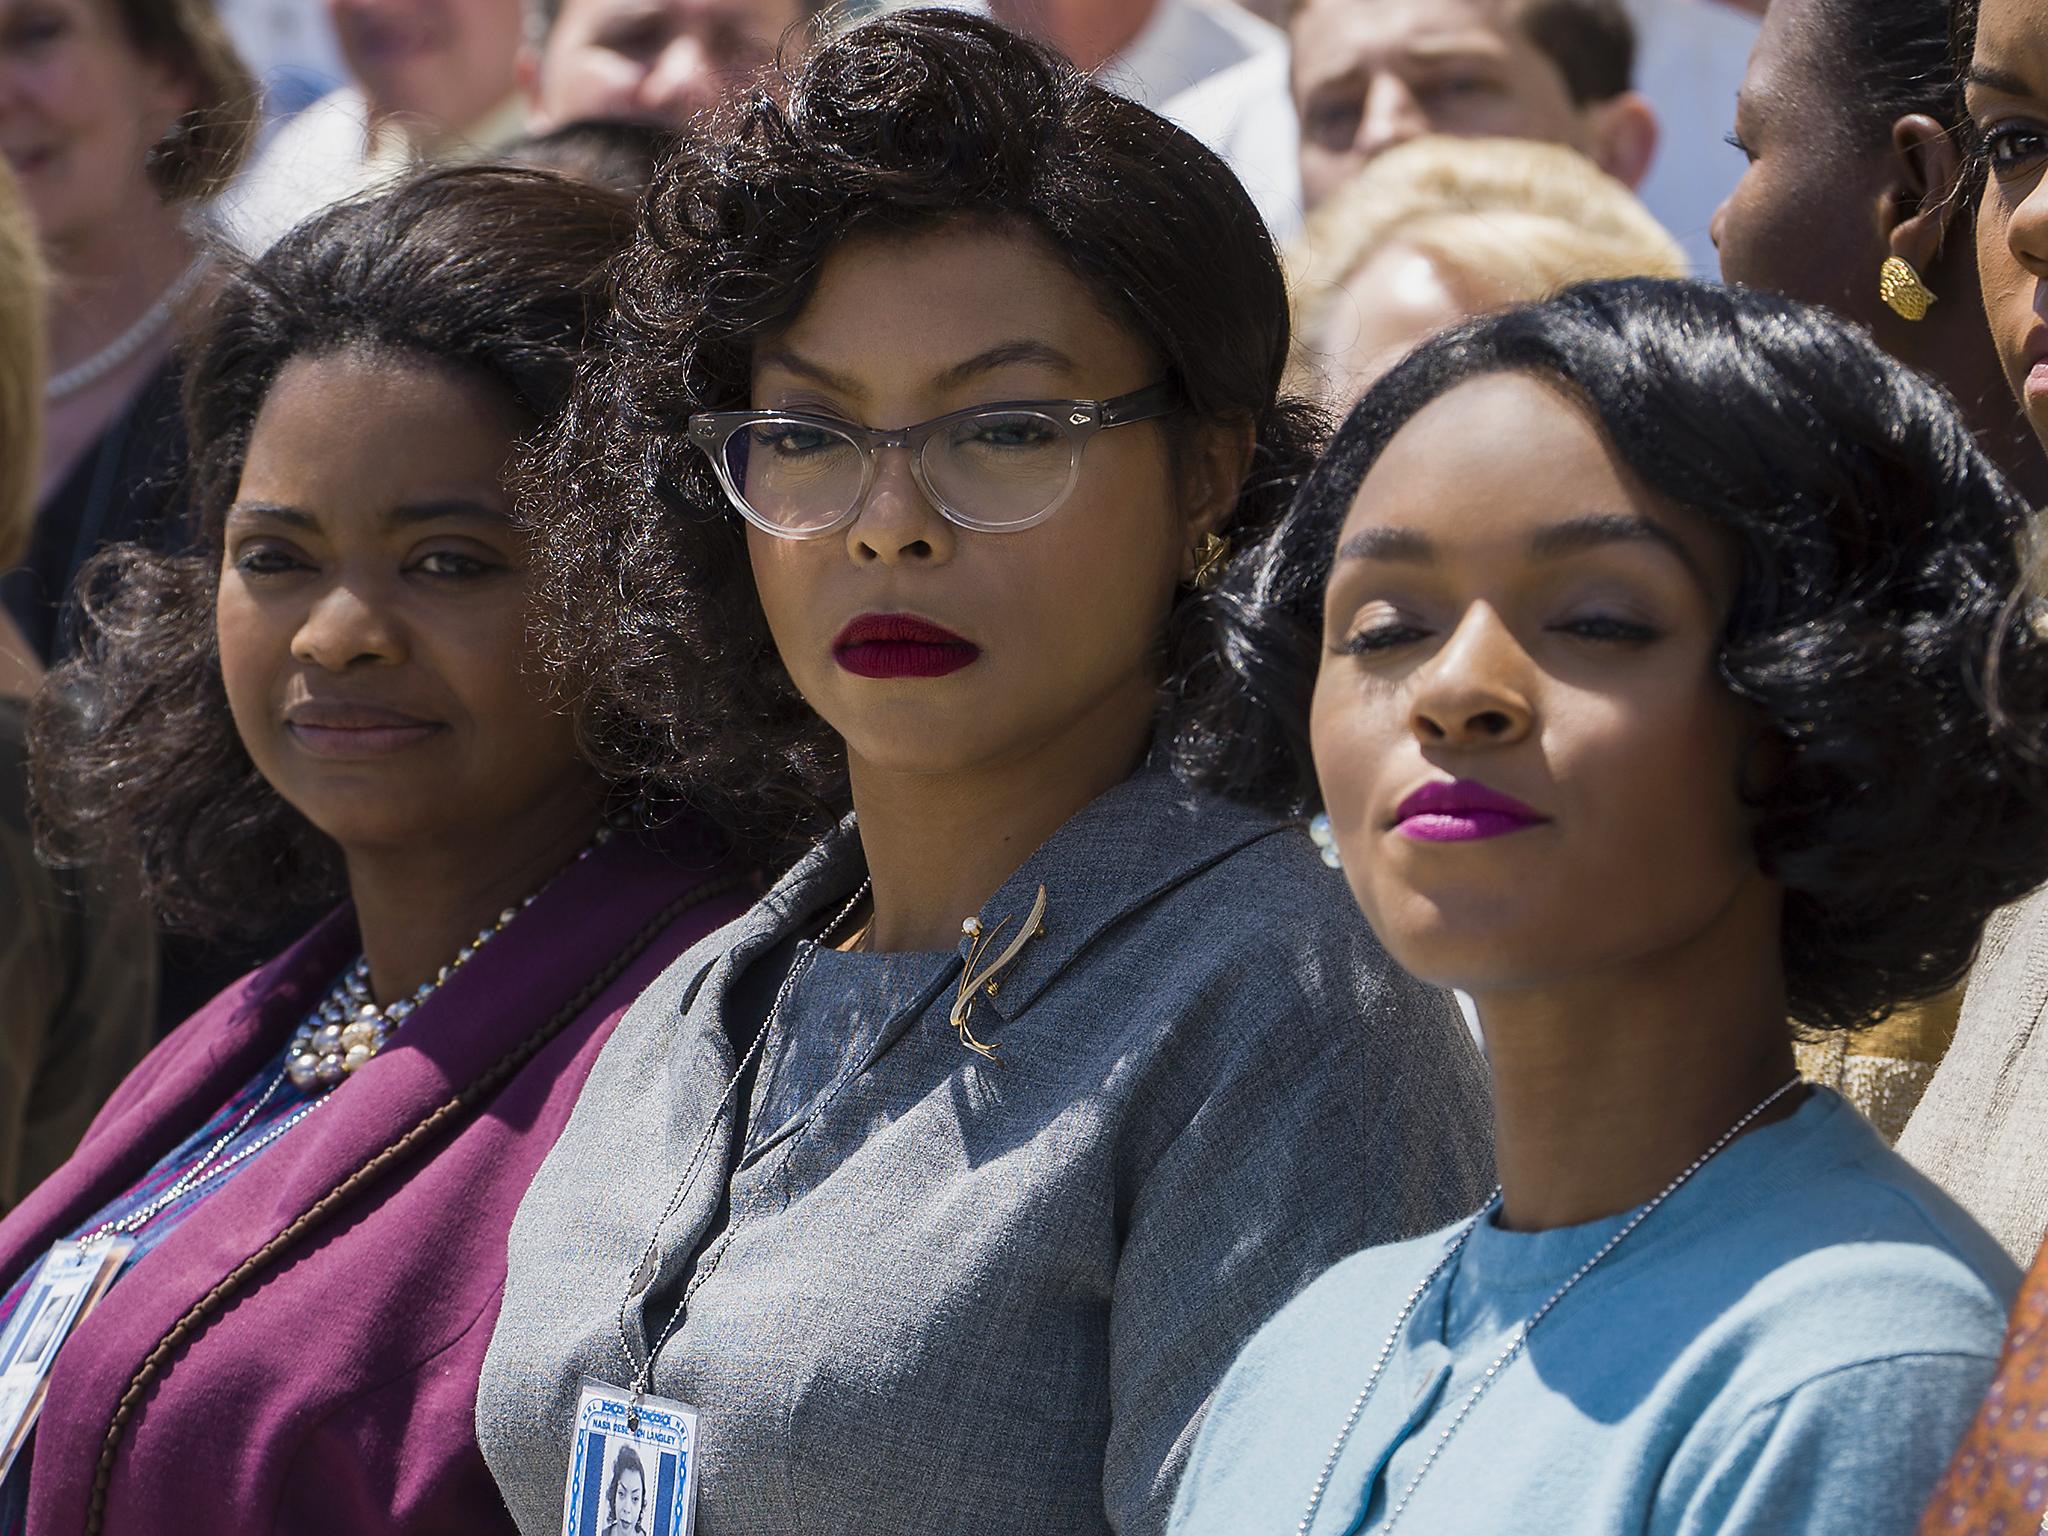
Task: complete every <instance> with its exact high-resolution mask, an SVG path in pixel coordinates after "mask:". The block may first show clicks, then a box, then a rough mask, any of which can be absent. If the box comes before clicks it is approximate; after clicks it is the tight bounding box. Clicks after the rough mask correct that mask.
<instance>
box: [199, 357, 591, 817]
mask: <svg viewBox="0 0 2048 1536" xmlns="http://www.w3.org/2000/svg"><path fill="white" fill-rule="evenodd" d="M532 425H533V423H532V421H531V419H530V418H529V417H528V416H527V415H526V414H525V413H524V412H523V411H522V410H521V409H520V408H519V407H518V406H517V405H516V404H515V403H514V402H513V400H512V398H511V396H510V395H509V394H508V393H506V391H505V390H504V389H503V388H502V387H501V386H500V385H498V384H496V383H494V382H491V381H489V380H486V379H483V378H481V377H476V376H472V375H469V374H465V373H460V372H457V371H454V370H452V369H449V368H446V367H444V366H442V365H439V364H437V363H434V362H431V361H426V360H420V359H410V358H394V357H387V356H372V355H366V354H362V353H357V352H337V353H324V354H318V355H312V356H301V357H298V358H295V359H293V360H292V361H290V362H289V363H287V364H286V365H285V366H284V368H283V369H282V370H280V372H279V374H278V376H277V379H276V382H275V383H274V384H273V385H272V386H271V389H270V392H269V394H268V396H267V397H266V399H265V400H264V402H263V406H262V408H261V410H260V411H259V412H258V414H257V417H256V420H255V423H254V425H253V427H252V429H251V432H250V438H249V451H248V455H247V459H246V462H245V464H244V467H243V471H242V478H241V483H240V486H239V488H238V490H237V493H236V498H235V503H234V505H233V506H232V507H231V508H230V509H229V512H228V514H227V518H226V522H225V527H224V530H223V541H224V542H223V550H222V560H221V575H220V591H219V596H218V598H217V601H216V605H215V612H216V628H217V631H218V635H219V641H220V663H221V676H222V681H223V683H224V684H225V687H226V691H227V696H228V703H229V706H230V708H231V709H232V711H233V713H234V717H235V725H236V729H237V730H238V732H239V733H240V735H241V738H242V742H243V745H244V747H245V748H246V749H247V751H248V753H249V756H250V758H251V760H252V761H253V762H254V763H255V765H256V768H257V770H258V771H259V772H261V773H262V775H263V777H264V778H265V779H266V780H267V781H268V782H269V783H270V785H271V787H272V788H274V789H275V790H276V791H277V792H278V793H279V794H280V795H282V796H283V797H284V798H285V799H286V800H287V801H288V802H290V803H291V804H292V805H293V806H294V807H295V808H296V809H297V810H298V811H299V812H300V813H301V814H303V815H304V816H305V817H306V819H307V820H308V821H310V822H312V824H313V825H314V826H315V827H317V828H318V829H319V830H320V831H321V832H323V833H325V834H326V835H327V836H329V837H331V838H333V839H334V840H335V841H336V842H337V843H339V844H340V845H341V847H342V850H343V852H344V853H345V854H347V853H351V852H354V851H357V850H372V849H378V850H384V849H391V848H396V847H409V848H413V849H425V848H432V847H434V846H436V845H447V846H451V847H455V846H462V845H463V844H464V843H465V842H467V841H474V842H476V843H477V844H478V846H479V847H482V846H486V845H488V846H492V847H495V848H498V849H500V850H504V851H506V852H512V853H515V854H516V851H517V849H518V848H520V847H521V846H523V840H524V839H525V838H528V837H530V838H532V839H534V840H553V839H557V838H559V837H560V835H561V833H562V829H563V827H564V826H565V825H566V824H567V822H568V821H569V820H570V819H575V818H586V817H589V816H591V815H592V814H594V811H593V807H594V806H595V804H596V789H595V785H596V778H595V774H594V773H593V771H592V770H591V769H590V768H589V767H588V766H587V765H586V764H585V763H584V761H583V759H582V758H581V756H580V755H579V754H578V752H577V750H576V748H575V744H574V737H573V732H572V729H571V725H570V722H569V720H568V719H567V717H566V716H564V715H563V714H562V713H560V712H559V711H558V710H556V709H555V708H554V707H553V706H552V705H551V704H550V703H548V702H547V701H546V700H545V698H544V697H543V691H542V686H541V683H540V682H539V679H538V673H537V669H536V668H535V667H534V666H533V665H532V656H531V651H530V647H529V642H528V639H527V621H528V617H529V593H528V578H527V562H526V536H525V534H524V533H523V532H522V531H521V529H520V528H519V527H518V525H517V524H516V523H515V521H514V519H513V516H512V509H511V503H510V500H509V497H508V495H507V493H506V490H505V483H504V482H505V474H506V470H507V468H508V467H509V464H510V461H511V456H512V454H513V451H514V447H515V444H516V443H517V441H518V439H519V437H520V436H521V435H523V434H524V433H526V432H528V431H530V430H531V429H532Z"/></svg>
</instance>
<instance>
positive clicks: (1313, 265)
mask: <svg viewBox="0 0 2048 1536" xmlns="http://www.w3.org/2000/svg"><path fill="white" fill-rule="evenodd" d="M1287 265H1288V272H1289V276H1290V278H1291V280H1292V286H1293V290H1294V334H1295V347H1294V363H1293V373H1294V381H1295V387H1296V388H1297V389H1300V390H1303V391H1305V392H1307V393H1311V394H1319V395H1321V396H1323V397H1324V399H1325V400H1326V401H1327V402H1328V403H1329V404H1330V405H1331V406H1332V408H1335V409H1339V410H1341V409H1344V408H1346V407H1348V406H1349V405H1350V404H1351V403H1352V402H1353V401H1354V400H1356V399H1357V398H1358V397H1359V396H1360V395H1362V394H1363V393H1364V392H1365V390H1366V387H1367V386H1368V385H1370V384H1371V383H1372V382H1373V380H1375V379H1377V378H1378V377H1379V376H1380V375H1381V374H1383V373H1385V372H1386V371H1387V370H1388V369H1389V368H1391V367H1393V365H1394V364H1395V363H1397V362H1399V361H1400V360H1401V358H1402V357H1403V356H1404V355H1406V353H1407V352H1408V351H1409V350H1410V349H1411V348H1413V347H1414V346H1416V345H1417V344H1419V343H1420V342H1422V341H1423V340H1425V339H1426V338H1428V337H1429V336H1431V335H1434V334H1435V333H1436V332H1437V331H1440V330H1442V329H1443V328H1444V327H1446V326H1449V325H1455V324H1456V323H1457V322H1458V321H1460V320H1464V319H1467V318H1469V317H1471V316H1473V315H1477V314H1484V313H1486V312H1487V311H1489V310H1495V309H1506V308H1508V307H1510V306H1512V305H1515V304H1524V303H1529V302H1532V301H1534V300H1537V299H1544V298H1548V297H1550V296H1551V295H1552V294H1554V293H1557V292H1558V291H1560V290H1561V289H1564V288H1568V287H1570V286H1571V285H1572V284H1573V283H1579V282H1588V281H1591V280H1593V279H1596V278H1607V277H1684V276H1685V275H1686V261H1685V253H1684V251H1683V250H1681V249H1680V248H1679V245H1678V242H1677V241H1676V240H1674V239H1672V237H1671V236H1670V234H1669V233H1667V232H1666V230H1665V229H1664V226H1663V225H1661V224H1659V223H1658V222H1657V221H1656V219H1654V218H1653V217H1651V215H1650V213H1649V211H1648V210H1647V209H1645V208H1644V207H1643V205H1642V204H1641V203H1640V202H1638V201H1637V200H1636V197H1635V194H1634V193H1632V192H1630V191H1629V189H1628V188H1627V187H1625V186H1623V185H1622V184H1621V183H1620V182H1618V181H1616V180H1615V179H1614V178H1613V177H1612V176H1609V175H1608V174H1607V173H1606V172H1605V171H1603V170H1601V169H1600V168H1599V167H1598V166H1597V165H1595V164H1594V163H1593V162H1592V161H1591V160H1589V159H1587V158H1586V157H1585V156H1584V155H1582V154H1580V153H1579V152H1578V151H1577V150H1574V149H1567V148H1565V147H1564V146H1563V145H1559V144H1540V143H1536V142H1535V141H1533V140H1529V139H1468V138H1451V137H1448V136H1445V135H1433V136H1430V137H1427V138H1420V139H1414V140H1411V141H1410V142H1408V143H1406V144H1402V145H1399V146H1397V147H1395V148H1393V149H1390V150H1388V151H1387V152H1386V153H1384V154H1382V155H1379V156H1377V157H1376V158H1374V160H1373V161H1372V163H1371V164H1370V165H1368V166H1367V167H1366V168H1365V170H1363V171H1362V172H1360V173H1359V175H1358V177H1357V179H1356V180H1354V181H1352V182H1351V183H1350V184H1349V185H1347V186H1345V187H1344V188H1343V189H1342V190H1341V191H1340V192H1338V193H1337V195H1336V196H1334V197H1332V198H1331V199H1330V200H1329V201H1328V202H1327V203H1325V204H1323V205H1322V207H1320V208H1319V209H1317V210H1316V213H1315V215H1314V216H1313V217H1312V218H1311V219H1310V220H1309V224H1308V228H1307V230H1306V231H1304V233H1303V235H1302V238H1301V240H1300V242H1299V243H1298V244H1297V245H1296V247H1295V248H1294V250H1293V251H1292V252H1290V254H1289V257H1288V263H1287Z"/></svg>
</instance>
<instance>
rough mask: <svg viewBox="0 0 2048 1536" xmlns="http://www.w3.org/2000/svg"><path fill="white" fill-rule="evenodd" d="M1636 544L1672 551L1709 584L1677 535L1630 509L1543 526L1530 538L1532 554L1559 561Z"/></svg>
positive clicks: (1694, 576)
mask: <svg viewBox="0 0 2048 1536" xmlns="http://www.w3.org/2000/svg"><path fill="white" fill-rule="evenodd" d="M1633 543H1650V544H1655V545H1658V546H1660V547H1661V548H1663V549H1666V550H1668V551H1669V552H1670V553H1671V554H1672V556H1673V557H1675V558H1676V559H1677V561H1678V563H1679V564H1680V565H1682V566H1684V567H1685V568H1686V569H1687V570H1688V571H1690V572H1691V573H1692V576H1693V579H1694V580H1695V581H1697V582H1699V583H1700V585H1702V586H1706V585H1708V582H1707V573H1706V572H1705V571H1703V570H1701V569H1700V566H1699V562H1698V561H1697V560H1695V559H1693V557H1692V551H1691V550H1689V549H1687V548H1686V547H1685V545H1684V544H1682V543H1680V542H1679V540H1678V536H1677V535H1676V534H1674V533H1672V531H1671V530H1670V529H1668V528H1665V527H1662V526H1661V525H1659V524H1657V523H1653V522H1651V521H1650V520H1649V519H1648V518H1646V517H1632V516H1630V515H1629V514H1628V513H1626V512H1589V513H1587V514H1586V515H1585V516H1583V517H1572V518H1567V519H1565V520H1564V521H1563V522H1561V523H1552V524H1551V525H1550V526H1549V527H1547V528H1540V529H1538V530H1537V531H1536V532H1535V534H1533V535H1532V536H1531V537H1530V539H1529V553H1530V554H1532V555H1534V556H1535V557H1536V558H1537V559H1539V560H1558V559H1562V558H1563V557H1564V556H1566V555H1576V554H1582V553H1584V552H1585V551H1586V550H1589V549H1599V548H1600V547H1602V546H1603V545H1607V544H1633Z"/></svg>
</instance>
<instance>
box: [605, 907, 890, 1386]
mask: <svg viewBox="0 0 2048 1536" xmlns="http://www.w3.org/2000/svg"><path fill="white" fill-rule="evenodd" d="M873 884H874V881H873V880H872V879H864V880H862V881H861V883H860V888H859V889H858V890H856V891H855V892H854V893H853V896H852V899H850V900H849V901H848V902H847V903H846V905H845V906H843V907H841V908H840V909H839V911H838V913H837V915H835V916H834V917H833V919H832V920H831V921H830V922H828V923H827V924H825V926H824V927H823V928H821V929H819V930H818V936H817V937H816V938H814V939H809V940H806V941H805V943H804V945H803V948H802V949H801V950H800V951H799V952H798V954H797V957H796V960H795V962H794V963H793V964H792V965H791V966H790V968H789V971H788V973H787V974H786V975H785V976H784V977H783V978H782V985H781V986H779V987H777V988H776V989H775V1000H774V1001H773V1002H772V1003H770V1004H769V1005H768V1016H767V1017H766V1018H765V1019H763V1020H762V1021H761V1027H760V1029H758V1030H757V1031H755V1033H754V1039H753V1043H752V1044H751V1045H749V1046H748V1047H747V1054H746V1055H744V1056H742V1057H741V1058H740V1063H739V1065H738V1066H737V1067H735V1068H734V1069H733V1074H732V1076H731V1077H730V1078H728V1079H726V1084H725V1091H724V1092H723V1093H721V1094H720V1095H719V1096H718V1105H717V1107H716V1108H715V1109H713V1110H712V1112H711V1119H710V1120H709V1121H708V1122H707V1123H706V1125H705V1127H704V1134H703V1135H702V1136H700V1137H698V1138H697V1145H696V1148H695V1150H694V1151H692V1152H691V1153H690V1160H689V1162H688V1163H687V1164H685V1165H684V1168H683V1176H682V1179H681V1180H680V1181H679V1182H678V1183H677V1185H676V1192H675V1194H674V1196H672V1197H671V1198H670V1200H669V1202H668V1205H667V1207H666V1208H665V1209H664V1210H663V1211H662V1213H661V1215H660V1217H659V1218H657V1219H656V1221H655V1223H654V1231H653V1233H652V1234H651V1235H650V1236H649V1237H648V1239H647V1246H646V1247H645V1248H643V1249H642V1250H641V1251H640V1262H639V1263H638V1264H636V1265H634V1266H633V1278H632V1279H631V1280H630V1281H629V1282H628V1283H627V1288H626V1295H625V1297H624V1299H623V1300H621V1301H620V1302H619V1316H618V1327H619V1343H620V1345H621V1346H622V1347H623V1348H624V1349H625V1351H626V1359H627V1360H629V1361H630V1360H631V1359H632V1358H633V1355H634V1353H635V1351H634V1349H633V1339H632V1334H631V1332H630V1331H629V1325H628V1315H629V1313H630V1311H631V1308H632V1305H633V1298H634V1297H636V1296H638V1295H639V1294H640V1293H641V1292H642V1291H644V1290H646V1289H647V1287H648V1286H649V1285H651V1284H653V1283H654V1272H655V1268H656V1263H657V1257H658V1254H659V1252H660V1247H661V1230H662V1228H663V1227H664V1226H666V1225H667V1224H668V1220H669V1218H670V1217H671V1216H673V1215H675V1213H676V1212H677V1211H678V1210H680V1209H681V1208H682V1204H683V1202H684V1201H685V1200H687V1199H689V1197H690V1191H691V1190H693V1189H695V1188H696V1187H697V1175H698V1173H699V1172H700V1171H701V1170H702V1168H703V1167H704V1165H705V1160H706V1159H707V1158H708V1157H709V1155H710V1152H711V1138H712V1137H713V1135H715V1134H716V1133H717V1130H718V1128H719V1126H720V1125H722V1124H724V1123H725V1114H726V1110H727V1109H728V1108H730V1107H731V1104H732V1099H733V1095H734V1094H735V1093H736V1092H738V1090H739V1086H740V1083H741V1081H742V1080H743V1079H744V1078H745V1077H746V1075H747V1073H748V1071H749V1070H750V1069H751V1068H752V1066H753V1064H754V1063H755V1061H757V1060H758V1059H759V1058H760V1055H761V1049H762V1047H763V1046H764V1045H766V1044H767V1042H768V1037H769V1036H770V1035H771V1034H773V1033H774V1032H775V1026H776V1023H777V1021H778V1020H779V1019H780V1018H781V1016H782V1007H783V1004H785V1003H787V1002H788V1001H789V995H790V993H791V992H793V991H795V990H796V984H797V982H798V981H800V980H801V979H802V978H803V974H804V972H805V971H807V970H809V969H810V968H811V962H812V961H813V960H815V959H817V958H818V952H819V951H820V950H822V949H824V948H825V947H826V946H827V945H828V944H830V943H831V942H832V939H833V936H834V935H835V934H837V933H838V932H839V930H840V929H841V928H843V927H844V926H845V925H846V920H847V919H848V918H849V917H851V916H853V914H854V912H855V910H856V909H858V908H859V906H860V904H861V902H862V901H863V900H864V899H865V898H866V896H867V894H868V889H869V887H870V886H872V885H873ZM873 927H874V920H873V919H872V918H870V919H869V920H868V924H867V927H865V928H862V929H861V930H860V931H859V932H858V933H856V934H855V935H854V939H855V941H857V942H859V943H861V944H865V943H866V942H867V939H868V934H869V930H871V929H872V928H873ZM690 1289H691V1291H693V1292H694V1291H695V1290H696V1285H695V1284H693V1285H692V1286H691V1287H690ZM688 1309H689V1298H688V1296H685V1297H684V1299H683V1301H682V1302H681V1303H680V1304H678V1305H677V1307H676V1309H675V1313H674V1315H672V1316H671V1317H670V1318H669V1320H668V1323H667V1325H666V1326H665V1327H663V1328H662V1330H661V1332H660V1334H659V1335H658V1336H657V1337H656V1338H655V1340H654V1343H653V1344H652V1345H651V1346H650V1347H649V1348H648V1351H647V1359H646V1361H645V1362H644V1363H643V1364H642V1365H641V1367H640V1370H639V1372H638V1374H637V1375H635V1377H634V1378H633V1387H632V1391H633V1393H634V1395H635V1397H636V1398H637V1397H640V1396H644V1395H645V1394H646V1393H647V1391H648V1390H649V1389H650V1387H651V1386H652V1385H653V1381H654V1362H655V1359H656V1358H657V1357H658V1356H659V1355H660V1354H661V1349H662V1346H663V1345H664V1344H666V1343H668V1341H669V1339H670V1338H671V1337H672V1336H673V1335H674V1334H675V1331H676V1329H678V1328H680V1327H681V1326H682V1322H683V1317H684V1314H685V1313H686V1312H687V1311H688Z"/></svg>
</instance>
